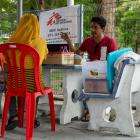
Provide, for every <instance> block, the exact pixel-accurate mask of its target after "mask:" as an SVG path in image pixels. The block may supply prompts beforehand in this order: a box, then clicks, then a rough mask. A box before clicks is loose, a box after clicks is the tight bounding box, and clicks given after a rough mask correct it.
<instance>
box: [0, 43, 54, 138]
mask: <svg viewBox="0 0 140 140" xmlns="http://www.w3.org/2000/svg"><path fill="white" fill-rule="evenodd" d="M0 53H3V55H4V56H5V58H6V61H7V68H8V77H7V91H6V95H5V103H4V109H3V113H2V126H1V136H2V137H4V134H5V127H6V123H7V114H8V112H9V105H10V100H11V98H12V97H13V96H15V97H17V101H18V102H17V103H18V107H17V114H18V124H19V127H23V120H24V119H23V118H24V117H23V116H24V110H26V117H25V120H26V140H31V139H32V137H33V129H34V120H35V116H36V99H37V97H40V96H46V95H47V96H48V98H49V106H50V119H51V130H52V131H55V125H56V123H55V108H54V99H53V90H52V88H50V87H43V86H42V85H41V78H40V65H39V62H40V59H39V54H38V53H37V51H36V50H35V49H34V48H32V47H30V46H27V45H23V44H1V45H0ZM27 57H30V59H31V62H32V64H33V66H32V68H30V69H29V68H28V69H27V68H26V63H28V62H26V61H28V59H27ZM27 74H28V75H27ZM31 89H33V90H31ZM24 107H25V108H24Z"/></svg>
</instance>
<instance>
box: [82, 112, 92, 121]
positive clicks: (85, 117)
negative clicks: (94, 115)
mask: <svg viewBox="0 0 140 140" xmlns="http://www.w3.org/2000/svg"><path fill="white" fill-rule="evenodd" d="M89 119H90V115H89V111H88V110H85V113H84V115H83V116H82V118H81V121H82V122H89Z"/></svg>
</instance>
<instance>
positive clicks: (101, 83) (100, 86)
mask: <svg viewBox="0 0 140 140" xmlns="http://www.w3.org/2000/svg"><path fill="white" fill-rule="evenodd" d="M84 91H85V93H93V94H94V93H102V94H105V93H108V89H107V81H106V79H85V82H84Z"/></svg>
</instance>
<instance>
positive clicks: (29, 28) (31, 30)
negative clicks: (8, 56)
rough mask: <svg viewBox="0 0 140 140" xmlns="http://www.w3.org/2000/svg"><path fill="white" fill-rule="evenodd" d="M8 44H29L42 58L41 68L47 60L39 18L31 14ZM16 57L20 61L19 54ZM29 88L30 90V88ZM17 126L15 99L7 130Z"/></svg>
mask: <svg viewBox="0 0 140 140" xmlns="http://www.w3.org/2000/svg"><path fill="white" fill-rule="evenodd" d="M8 42H10V43H20V44H27V45H30V46H32V47H34V48H35V49H36V50H37V52H38V53H39V56H40V66H41V65H42V62H43V60H44V59H45V58H46V56H47V53H48V49H47V46H46V43H45V40H43V39H42V38H41V37H40V26H39V22H38V19H37V16H35V15H34V14H31V13H30V14H29V13H28V14H24V15H23V16H22V17H21V19H20V22H19V24H18V26H17V29H16V31H15V32H14V33H13V35H11V37H10V39H9V41H8ZM16 55H17V59H18V52H17V54H16ZM28 59H29V58H28ZM31 62H32V61H28V63H27V64H26V68H27V69H31V68H32V67H33V66H32V65H33V64H32V63H31ZM27 74H28V73H27ZM27 83H28V81H27ZM28 88H29V89H30V87H28ZM31 90H32V89H31ZM39 125H40V123H39V121H37V119H36V121H35V127H38V126H39ZM16 126H17V112H16V98H15V97H13V98H12V100H11V104H10V109H9V120H8V124H7V127H6V130H11V129H14V128H15V127H16Z"/></svg>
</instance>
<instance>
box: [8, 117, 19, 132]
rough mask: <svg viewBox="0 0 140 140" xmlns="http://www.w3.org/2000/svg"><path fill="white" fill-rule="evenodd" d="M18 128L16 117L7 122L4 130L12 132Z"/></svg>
mask: <svg viewBox="0 0 140 140" xmlns="http://www.w3.org/2000/svg"><path fill="white" fill-rule="evenodd" d="M17 126H18V118H17V115H15V116H12V117H10V118H9V120H8V124H7V125H6V130H13V129H15V128H16V127H17Z"/></svg>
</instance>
